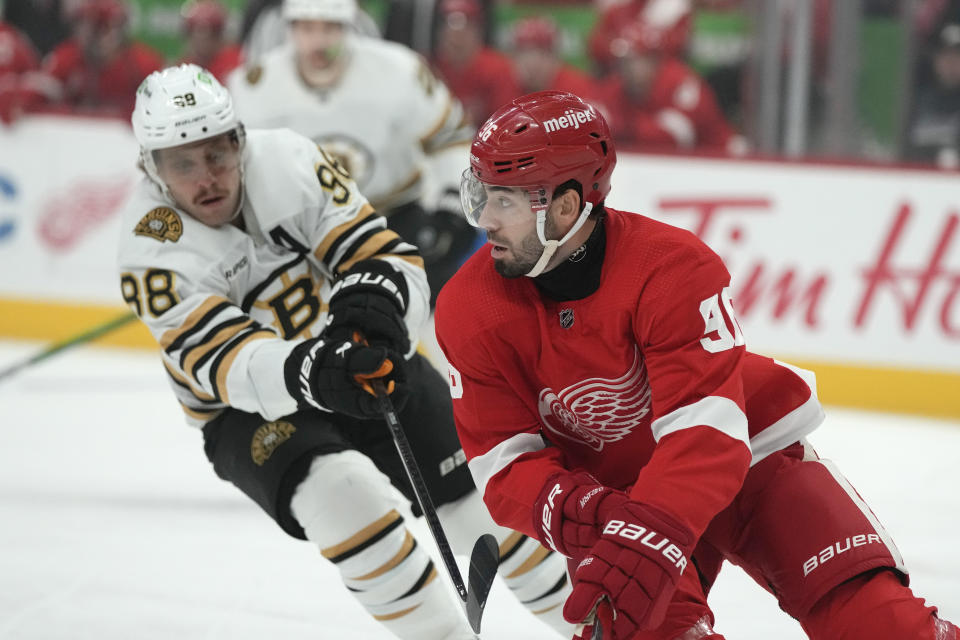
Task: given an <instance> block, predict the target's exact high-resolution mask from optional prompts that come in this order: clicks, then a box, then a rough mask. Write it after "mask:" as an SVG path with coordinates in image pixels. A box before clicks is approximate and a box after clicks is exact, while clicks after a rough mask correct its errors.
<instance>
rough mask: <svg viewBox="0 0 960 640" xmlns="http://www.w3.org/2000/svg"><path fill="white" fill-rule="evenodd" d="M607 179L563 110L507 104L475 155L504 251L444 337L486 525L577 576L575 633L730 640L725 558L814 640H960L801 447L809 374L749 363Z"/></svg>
mask: <svg viewBox="0 0 960 640" xmlns="http://www.w3.org/2000/svg"><path fill="white" fill-rule="evenodd" d="M615 166H616V152H615V150H614V144H613V140H612V138H611V135H610V132H609V130H608V128H607V126H606V123H605V122H604V119H603V116H601V115H600V113H599V112H598V111H597V110H596V108H595V107H593V106H591V105H590V104H589V103H587V102H585V101H583V100H581V99H580V98H579V97H577V96H574V95H572V94H569V93H561V92H543V93H535V94H531V95H528V96H524V97H522V98H519V99H517V100H515V101H513V102H512V103H510V104H508V105H505V106H504V107H503V108H501V109H500V110H499V111H498V112H497V113H495V114H494V115H493V116H492V117H491V118H490V120H488V121H487V123H486V124H485V125H483V126H482V127H481V128H480V130H479V131H478V133H477V136H476V138H475V139H474V142H473V146H472V147H471V153H470V168H469V169H467V170H466V171H465V172H464V179H463V187H462V197H463V203H464V211H465V213H466V215H467V217H468V219H469V220H470V221H471V222H473V223H474V224H476V225H478V226H480V227H481V228H483V229H484V230H485V231H486V232H487V236H488V238H489V243H490V251H489V252H485V251H478V252H477V253H476V254H474V255H473V257H471V258H470V260H468V261H467V263H466V264H465V265H464V266H463V268H461V269H460V271H459V272H458V273H457V274H456V275H455V276H454V277H453V279H451V281H450V282H449V284H448V285H447V287H446V288H445V289H444V291H443V293H442V294H441V295H440V299H439V300H438V303H437V310H436V326H437V335H438V339H439V341H440V345H441V346H442V348H443V350H444V352H445V353H446V355H447V358H448V360H449V362H450V365H451V368H450V376H449V380H450V384H451V395H452V396H453V398H454V400H453V407H454V415H455V418H456V423H457V429H458V432H459V434H460V438H461V441H462V443H463V446H464V451H465V453H466V455H467V459H468V461H469V466H470V470H471V472H472V474H473V476H474V480H475V481H476V482H477V486H478V487H479V489H480V491H482V492H483V496H484V500H485V501H486V504H487V505H488V506H489V507H490V510H491V513H492V514H493V517H494V519H495V520H496V521H497V522H499V523H500V524H501V525H503V526H508V527H512V528H516V529H518V530H520V531H524V532H526V533H527V534H528V535H530V536H533V537H536V538H537V539H539V540H540V541H541V542H543V543H544V544H545V545H548V546H550V547H552V548H554V549H556V550H557V551H559V552H560V553H562V554H563V555H565V556H567V557H568V558H570V566H571V569H572V574H573V583H574V588H573V593H572V594H571V595H570V597H569V598H568V599H567V602H566V604H565V605H564V614H565V615H566V617H567V618H568V619H569V620H571V621H581V620H584V621H588V622H590V621H591V620H592V616H593V615H594V614H595V613H596V614H597V615H599V619H600V621H601V627H602V630H603V634H602V637H603V639H604V640H628V639H629V640H677V639H683V640H703V639H706V638H710V639H716V640H720V639H721V638H722V636H720V635H719V634H717V633H716V632H715V631H713V630H712V625H713V613H712V612H711V611H710V609H709V607H708V606H707V601H706V592H707V591H708V590H709V587H710V585H711V584H712V582H713V579H714V578H715V577H716V575H717V572H718V571H719V568H720V563H721V562H722V560H724V559H726V560H729V561H730V562H731V563H733V564H736V565H738V566H740V567H742V568H743V569H744V570H745V571H746V572H747V573H748V574H749V575H750V576H751V577H752V578H753V579H754V580H756V582H757V583H758V584H760V585H761V586H762V587H764V588H765V589H767V590H768V591H770V592H771V593H772V594H773V595H774V596H775V597H776V598H777V601H778V603H779V605H780V607H781V608H782V609H783V610H784V611H786V612H787V613H788V614H789V615H791V616H793V617H794V618H795V619H797V620H798V621H799V622H800V624H801V625H802V626H803V629H804V631H805V632H806V633H807V635H808V636H809V637H810V638H812V639H813V640H840V639H843V640H956V639H957V628H956V627H954V626H953V625H952V624H950V623H949V622H946V621H945V620H941V619H940V618H938V617H937V615H936V608H935V607H931V606H926V605H925V604H924V602H923V600H921V599H920V598H917V597H915V596H914V595H913V593H912V592H911V591H910V589H908V588H907V582H908V579H907V573H906V569H905V568H904V565H903V559H902V557H901V556H900V553H899V551H897V548H896V546H895V545H894V544H893V541H892V539H891V538H890V536H889V534H888V533H887V532H886V531H885V530H884V528H883V526H882V525H881V524H880V522H879V521H878V520H877V518H876V516H875V515H874V514H873V513H872V512H871V511H870V509H869V507H868V506H867V505H866V504H865V503H864V501H863V499H862V498H860V496H859V495H858V494H857V493H856V491H855V490H854V489H853V487H851V486H850V484H849V482H848V481H847V480H846V479H845V478H844V477H843V476H842V475H840V473H839V471H838V470H837V468H836V467H835V466H834V465H833V464H832V463H831V462H829V461H827V460H822V459H820V458H819V457H818V455H817V453H816V452H815V451H814V450H813V449H812V447H810V445H809V444H808V443H807V442H806V440H805V436H806V435H808V434H809V433H810V432H812V431H813V430H814V429H815V428H816V427H817V426H818V425H819V424H820V423H821V421H822V420H823V410H822V409H821V407H820V404H819V402H818V401H817V398H816V393H815V379H814V376H813V374H812V373H811V372H809V371H804V370H801V369H797V368H795V367H792V366H790V365H786V364H783V363H780V362H777V361H775V360H773V359H771V358H766V357H763V356H760V355H756V354H753V353H750V352H747V351H746V350H745V347H744V344H745V341H744V338H743V335H742V333H741V331H740V326H739V324H738V323H737V320H736V318H735V316H734V312H733V306H732V303H731V299H730V288H729V286H730V276H729V274H728V273H727V270H726V268H725V266H724V265H723V263H722V262H721V260H720V259H719V258H718V257H717V255H716V254H715V253H713V252H712V251H711V250H710V249H709V248H708V247H707V246H706V245H704V244H703V243H702V242H701V241H700V240H698V239H697V238H696V236H694V235H693V234H691V233H689V232H688V231H685V230H682V229H678V228H676V227H673V226H670V225H667V224H663V223H660V222H657V221H654V220H652V219H650V218H646V217H644V216H641V215H637V214H634V213H629V212H623V211H616V210H613V209H610V208H607V207H605V205H604V200H605V198H606V196H607V194H608V193H609V191H610V184H611V179H612V173H613V170H614V167H615ZM464 327H469V330H464ZM695 550H696V551H695ZM595 631H596V628H595V626H594V625H592V624H591V625H590V626H588V627H587V628H585V629H584V637H585V638H590V637H596V635H595V634H594V632H595Z"/></svg>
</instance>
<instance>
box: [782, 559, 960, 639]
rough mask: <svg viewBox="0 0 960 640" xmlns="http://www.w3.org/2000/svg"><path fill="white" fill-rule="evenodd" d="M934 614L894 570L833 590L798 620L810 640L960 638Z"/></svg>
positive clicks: (955, 631) (869, 575)
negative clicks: (901, 580)
mask: <svg viewBox="0 0 960 640" xmlns="http://www.w3.org/2000/svg"><path fill="white" fill-rule="evenodd" d="M936 612H937V608H936V607H931V606H927V605H926V604H924V601H923V600H922V599H921V598H918V597H916V596H915V595H913V592H912V591H911V590H910V589H909V588H907V587H905V586H903V583H901V582H900V579H899V578H898V577H897V575H896V574H894V573H893V572H892V571H886V570H881V571H878V572H876V573H869V574H864V575H861V576H858V577H856V578H854V579H853V580H850V581H848V582H845V583H843V584H842V585H840V586H838V587H836V588H834V589H833V590H832V591H830V593H828V594H827V595H826V596H824V597H823V598H821V599H820V601H819V602H817V604H816V605H814V607H813V609H812V610H811V611H810V613H808V614H807V615H806V616H804V617H803V618H802V619H801V620H800V624H801V625H803V629H804V631H806V632H807V635H808V636H809V637H810V640H960V635H958V633H957V628H956V627H955V626H953V625H952V624H950V623H949V622H946V621H945V620H940V619H939V618H938V617H937V615H936Z"/></svg>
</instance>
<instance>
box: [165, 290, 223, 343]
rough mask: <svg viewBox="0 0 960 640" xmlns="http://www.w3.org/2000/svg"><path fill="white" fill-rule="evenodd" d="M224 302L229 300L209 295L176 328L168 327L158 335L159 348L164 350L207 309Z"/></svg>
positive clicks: (205, 312)
mask: <svg viewBox="0 0 960 640" xmlns="http://www.w3.org/2000/svg"><path fill="white" fill-rule="evenodd" d="M224 302H227V303H229V302H230V301H229V300H227V299H226V298H223V297H220V296H210V297H209V298H207V299H206V300H204V301H203V303H201V304H200V306H199V307H197V308H196V309H194V310H193V311H191V312H190V315H188V316H187V317H186V319H185V320H184V321H183V324H181V325H180V326H179V327H177V328H176V329H169V330H167V331H164V332H163V335H162V336H160V348H161V349H164V350H165V349H166V348H167V347H169V346H170V345H171V344H173V341H174V340H176V339H177V338H179V337H180V336H181V335H182V334H184V333H186V332H187V331H190V330H191V329H193V327H194V325H195V324H197V322H198V321H199V320H200V319H201V318H203V316H205V315H206V314H207V312H208V311H210V310H211V309H213V308H214V307H215V306H217V305H218V304H221V303H224Z"/></svg>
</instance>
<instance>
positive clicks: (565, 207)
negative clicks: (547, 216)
mask: <svg viewBox="0 0 960 640" xmlns="http://www.w3.org/2000/svg"><path fill="white" fill-rule="evenodd" d="M560 201H561V208H560V215H562V216H564V217H571V218H573V219H574V220H576V218H577V216H579V215H580V194H579V193H577V190H576V189H566V190H564V192H563V193H562V194H560Z"/></svg>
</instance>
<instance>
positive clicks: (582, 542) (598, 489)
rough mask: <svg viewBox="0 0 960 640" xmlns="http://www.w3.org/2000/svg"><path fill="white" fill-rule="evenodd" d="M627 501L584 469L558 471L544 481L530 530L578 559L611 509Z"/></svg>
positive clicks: (606, 518) (598, 531)
mask: <svg viewBox="0 0 960 640" xmlns="http://www.w3.org/2000/svg"><path fill="white" fill-rule="evenodd" d="M629 500H630V498H628V497H627V494H625V493H624V492H623V491H617V490H616V489H611V488H610V487H605V486H603V485H602V484H600V483H599V482H597V480H596V478H594V477H593V476H591V475H590V474H589V473H587V472H585V471H580V472H578V473H560V474H557V475H555V476H553V477H551V478H550V479H549V480H548V481H547V483H546V485H544V488H543V490H542V491H541V492H540V496H539V497H538V498H537V502H536V503H535V504H534V508H533V529H534V531H536V532H537V539H539V540H540V542H541V543H542V544H543V545H544V546H548V547H550V548H552V549H553V550H555V551H558V552H560V553H561V554H563V555H565V556H567V557H568V558H576V559H577V560H580V559H582V558H583V557H584V556H586V555H587V554H588V553H589V552H590V549H591V548H592V547H593V545H594V544H596V542H597V540H599V539H600V529H601V527H603V525H604V523H606V521H607V520H609V519H610V517H611V516H610V514H611V512H612V511H613V510H614V509H616V508H617V507H619V506H620V505H622V504H624V503H626V502H628V501H629Z"/></svg>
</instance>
